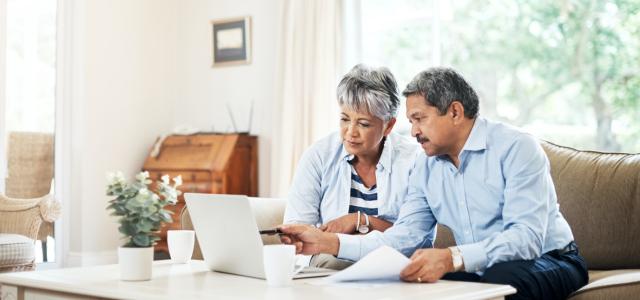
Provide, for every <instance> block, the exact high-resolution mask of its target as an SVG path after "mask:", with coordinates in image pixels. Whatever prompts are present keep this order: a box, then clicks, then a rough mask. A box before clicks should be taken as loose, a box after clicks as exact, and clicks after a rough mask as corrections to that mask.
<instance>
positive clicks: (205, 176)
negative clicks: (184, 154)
mask: <svg viewBox="0 0 640 300" xmlns="http://www.w3.org/2000/svg"><path fill="white" fill-rule="evenodd" d="M165 174H168V175H169V177H171V178H174V177H176V176H178V175H182V182H197V181H211V173H210V172H205V171H172V172H163V171H149V177H150V178H151V179H153V180H160V178H162V176H164V175H165Z"/></svg>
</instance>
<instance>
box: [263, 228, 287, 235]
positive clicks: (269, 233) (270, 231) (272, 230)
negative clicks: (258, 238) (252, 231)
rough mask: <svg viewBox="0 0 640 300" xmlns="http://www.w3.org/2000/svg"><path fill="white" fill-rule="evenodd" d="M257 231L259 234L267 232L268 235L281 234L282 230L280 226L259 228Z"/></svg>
mask: <svg viewBox="0 0 640 300" xmlns="http://www.w3.org/2000/svg"><path fill="white" fill-rule="evenodd" d="M259 232H260V234H268V235H273V234H282V230H280V228H276V229H267V230H260V231H259Z"/></svg>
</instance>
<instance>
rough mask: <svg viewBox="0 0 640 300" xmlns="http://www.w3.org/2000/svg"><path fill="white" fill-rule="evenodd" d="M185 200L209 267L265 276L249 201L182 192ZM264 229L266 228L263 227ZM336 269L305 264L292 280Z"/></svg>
mask: <svg viewBox="0 0 640 300" xmlns="http://www.w3.org/2000/svg"><path fill="white" fill-rule="evenodd" d="M184 199H185V201H186V202H187V208H188V209H189V214H190V215H191V221H192V222H193V228H194V230H195V232H196V236H197V237H198V243H199V244H200V249H201V250H202V256H203V258H204V261H205V263H206V264H207V266H208V267H209V269H210V270H212V271H216V272H223V273H230V274H236V275H242V276H248V277H254V278H262V279H264V278H265V275H264V266H263V262H262V247H263V244H262V238H260V233H259V232H258V225H257V224H256V220H255V218H254V215H253V212H252V210H251V205H250V204H249V198H247V197H246V196H240V195H217V194H196V193H185V194H184ZM265 229H267V228H265ZM335 272H336V271H335V270H331V269H324V268H314V267H305V268H304V269H303V270H302V271H301V272H300V273H298V274H296V275H294V279H298V278H310V277H322V276H328V275H331V274H333V273H335Z"/></svg>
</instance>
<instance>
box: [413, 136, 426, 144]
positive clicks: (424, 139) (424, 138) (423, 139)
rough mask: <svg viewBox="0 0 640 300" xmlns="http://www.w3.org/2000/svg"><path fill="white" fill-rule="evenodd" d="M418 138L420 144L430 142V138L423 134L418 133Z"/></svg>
mask: <svg viewBox="0 0 640 300" xmlns="http://www.w3.org/2000/svg"><path fill="white" fill-rule="evenodd" d="M416 140H417V141H418V143H420V144H422V143H424V142H428V141H429V139H428V138H426V137H424V136H421V135H416Z"/></svg>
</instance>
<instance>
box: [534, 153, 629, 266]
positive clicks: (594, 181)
mask: <svg viewBox="0 0 640 300" xmlns="http://www.w3.org/2000/svg"><path fill="white" fill-rule="evenodd" d="M542 146H543V148H544V150H545V152H546V153H547V156H548V157H549V161H550V163H551V176H552V177H553V182H554V185H555V188H556V193H557V194H558V203H559V204H560V211H561V212H562V214H563V215H564V217H565V218H566V220H567V221H568V222H569V224H570V225H571V229H572V231H573V235H574V237H575V241H576V243H577V244H578V247H579V248H580V253H581V254H582V255H583V256H584V258H585V260H586V261H587V265H588V267H589V269H602V270H610V269H620V268H640V256H639V255H638V253H640V230H637V229H638V228H640V218H639V217H638V216H640V155H639V154H623V153H601V152H592V151H578V150H575V149H572V148H568V147H562V146H558V145H555V144H552V143H548V142H543V143H542Z"/></svg>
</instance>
